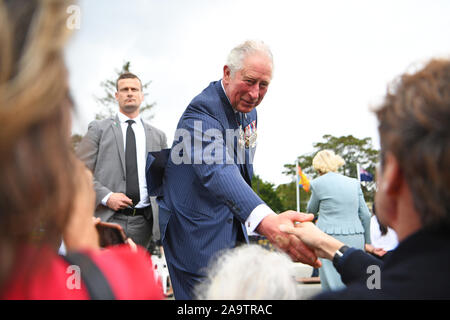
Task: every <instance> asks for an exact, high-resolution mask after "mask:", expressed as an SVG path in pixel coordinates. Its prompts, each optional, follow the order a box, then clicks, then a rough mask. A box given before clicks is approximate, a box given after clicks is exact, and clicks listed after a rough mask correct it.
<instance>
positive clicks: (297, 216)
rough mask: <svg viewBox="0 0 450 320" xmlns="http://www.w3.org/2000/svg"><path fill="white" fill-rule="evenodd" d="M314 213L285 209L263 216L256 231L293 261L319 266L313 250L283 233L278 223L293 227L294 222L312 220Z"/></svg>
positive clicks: (319, 263) (294, 237) (290, 235)
mask: <svg viewBox="0 0 450 320" xmlns="http://www.w3.org/2000/svg"><path fill="white" fill-rule="evenodd" d="M313 218H314V215H312V214H305V213H299V212H296V211H292V210H289V211H285V212H283V213H280V214H271V215H268V216H267V217H265V218H264V219H263V220H262V221H261V223H260V224H259V225H258V227H257V229H256V231H257V232H258V233H260V234H262V235H264V236H266V237H267V239H268V240H269V241H270V242H271V243H272V244H273V245H275V246H276V247H278V248H279V249H281V250H283V251H285V252H286V253H287V254H288V255H289V256H290V257H291V259H292V260H293V261H295V262H302V263H306V264H309V265H311V266H313V267H316V268H318V267H320V266H321V262H320V261H319V260H318V258H317V256H316V254H315V253H314V251H312V250H311V249H310V248H308V247H307V246H306V245H305V244H304V243H303V242H302V241H301V240H300V239H299V238H298V237H296V236H295V235H292V234H287V233H284V232H282V231H281V230H280V225H289V226H292V227H294V223H295V222H306V221H312V219H313Z"/></svg>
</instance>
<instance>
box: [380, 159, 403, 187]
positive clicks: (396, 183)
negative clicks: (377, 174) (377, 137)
mask: <svg viewBox="0 0 450 320" xmlns="http://www.w3.org/2000/svg"><path fill="white" fill-rule="evenodd" d="M383 167H384V170H383V173H382V174H383V180H382V185H381V186H380V188H383V190H384V192H385V193H386V194H387V195H396V194H398V193H399V192H400V189H401V186H402V183H403V173H402V169H401V168H400V164H399V162H398V161H397V158H395V156H394V155H393V154H392V153H391V152H386V154H385V158H384V165H383Z"/></svg>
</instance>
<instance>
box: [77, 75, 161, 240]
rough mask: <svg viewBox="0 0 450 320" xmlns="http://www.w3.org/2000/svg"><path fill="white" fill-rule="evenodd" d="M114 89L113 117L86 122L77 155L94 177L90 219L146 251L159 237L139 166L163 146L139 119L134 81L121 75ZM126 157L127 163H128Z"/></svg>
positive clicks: (140, 97) (152, 201) (158, 134)
mask: <svg viewBox="0 0 450 320" xmlns="http://www.w3.org/2000/svg"><path fill="white" fill-rule="evenodd" d="M116 87H117V92H116V100H117V102H118V104H119V113H118V114H117V115H116V116H115V117H112V118H109V119H104V120H99V121H93V122H91V123H90V124H89V128H88V132H87V134H86V135H85V137H84V138H83V140H82V141H81V143H80V145H79V147H78V149H77V155H78V156H79V158H80V159H81V160H82V161H83V162H84V163H85V164H86V165H87V167H88V168H89V169H90V170H91V171H92V172H93V175H94V188H95V192H96V205H97V207H96V212H95V215H96V216H97V217H99V218H101V220H102V221H108V222H115V223H118V224H120V225H121V226H122V227H123V228H124V230H125V233H126V234H127V235H128V236H129V237H131V238H132V239H133V240H134V241H135V242H136V243H137V244H139V245H142V246H144V247H146V248H147V247H148V245H149V243H150V240H151V236H152V234H153V238H154V239H155V240H156V239H159V237H160V235H159V226H158V205H157V203H156V201H155V199H154V198H150V197H149V196H148V193H147V184H146V180H145V161H146V157H147V154H148V152H151V151H160V150H161V149H163V148H166V147H167V140H166V136H165V134H164V133H163V132H162V131H161V130H158V129H156V128H155V127H153V126H151V125H149V124H147V123H146V122H145V121H144V120H143V119H142V118H141V117H140V115H139V107H140V105H141V102H142V101H143V93H142V84H141V81H140V80H139V78H138V77H137V76H136V75H134V74H132V73H124V74H122V75H121V76H120V77H119V79H118V80H117V82H116ZM130 120H133V121H130ZM129 139H132V140H129ZM128 143H129V149H128V151H127V148H128V146H127V144H128ZM127 152H128V153H127ZM130 152H131V153H130ZM130 154H131V156H132V159H133V160H132V161H131V160H128V159H129V158H128V157H129V155H130ZM133 165H134V167H133ZM130 168H134V169H130ZM130 178H131V179H132V181H131V180H130ZM133 178H134V180H133ZM152 229H153V230H152Z"/></svg>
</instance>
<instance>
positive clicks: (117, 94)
mask: <svg viewBox="0 0 450 320" xmlns="http://www.w3.org/2000/svg"><path fill="white" fill-rule="evenodd" d="M114 96H115V97H116V101H119V92H118V91H116V93H115V94H114Z"/></svg>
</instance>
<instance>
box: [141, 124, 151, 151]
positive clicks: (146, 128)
mask: <svg viewBox="0 0 450 320" xmlns="http://www.w3.org/2000/svg"><path fill="white" fill-rule="evenodd" d="M141 122H142V125H143V126H144V131H145V154H148V153H149V152H150V151H152V150H153V148H152V147H153V146H152V141H153V140H154V139H152V131H151V129H150V126H148V125H147V124H146V123H145V121H144V120H142V117H141Z"/></svg>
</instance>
